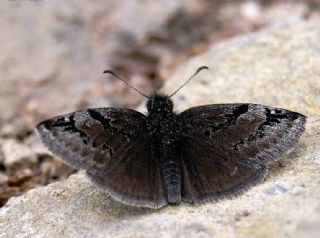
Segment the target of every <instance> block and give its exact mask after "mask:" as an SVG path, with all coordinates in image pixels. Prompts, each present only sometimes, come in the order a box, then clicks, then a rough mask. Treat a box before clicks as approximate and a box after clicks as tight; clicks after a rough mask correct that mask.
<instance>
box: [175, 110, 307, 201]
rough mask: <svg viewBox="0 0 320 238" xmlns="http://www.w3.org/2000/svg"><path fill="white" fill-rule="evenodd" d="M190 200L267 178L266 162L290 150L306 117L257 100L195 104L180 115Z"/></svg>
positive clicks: (231, 191) (229, 192)
mask: <svg viewBox="0 0 320 238" xmlns="http://www.w3.org/2000/svg"><path fill="white" fill-rule="evenodd" d="M178 118H179V121H180V123H181V125H182V128H183V129H182V138H183V139H182V140H183V141H184V144H183V145H182V148H183V149H182V157H181V160H182V166H183V176H184V179H183V181H184V193H185V195H184V196H185V197H186V200H192V201H193V202H201V201H208V200H214V199H217V198H222V197H224V196H227V195H232V194H237V193H240V192H241V191H244V190H245V189H247V188H249V187H250V186H252V185H253V184H255V183H257V182H259V181H260V180H262V179H263V178H264V176H265V174H266V172H267V169H266V166H267V165H269V164H271V163H272V162H274V161H276V160H278V159H279V158H280V157H281V155H283V154H284V153H285V152H286V151H288V150H290V149H291V148H292V147H293V146H294V145H295V144H296V143H297V141H298V139H299V137H300V135H301V134H302V132H303V131H304V123H305V116H303V115H301V114H299V113H296V112H292V111H288V110H285V109H276V108H270V107H266V106H263V105H257V104H221V105H208V106H200V107H195V108H190V109H188V110H186V111H184V112H182V113H181V114H180V115H179V116H178Z"/></svg>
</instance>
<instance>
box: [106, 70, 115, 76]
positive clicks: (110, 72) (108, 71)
mask: <svg viewBox="0 0 320 238" xmlns="http://www.w3.org/2000/svg"><path fill="white" fill-rule="evenodd" d="M103 73H104V74H112V75H115V73H114V72H113V71H112V70H109V69H107V70H105V71H103Z"/></svg>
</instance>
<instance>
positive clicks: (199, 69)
mask: <svg viewBox="0 0 320 238" xmlns="http://www.w3.org/2000/svg"><path fill="white" fill-rule="evenodd" d="M203 69H209V67H207V66H201V67H199V68H198V69H197V71H196V72H195V73H194V74H193V75H192V76H191V77H190V78H189V79H188V80H187V81H186V82H185V83H184V84H182V85H181V86H180V87H179V88H178V89H177V90H176V91H174V92H173V93H172V94H171V95H170V96H169V98H171V97H172V96H173V95H175V94H176V93H177V92H178V91H179V90H180V89H181V88H183V87H184V86H185V85H186V84H187V83H189V81H190V80H191V79H193V78H194V77H195V76H196V75H197V74H198V73H199V72H200V71H201V70H203Z"/></svg>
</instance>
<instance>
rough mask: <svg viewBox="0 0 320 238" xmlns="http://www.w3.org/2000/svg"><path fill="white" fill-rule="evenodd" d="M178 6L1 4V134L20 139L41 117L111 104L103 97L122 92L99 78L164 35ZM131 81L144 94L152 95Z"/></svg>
mask: <svg viewBox="0 0 320 238" xmlns="http://www.w3.org/2000/svg"><path fill="white" fill-rule="evenodd" d="M180 6H181V1H180V0H177V1H176V0H174V1H173V0H165V1H161V2H158V1H152V0H147V1H144V4H141V1H139V0H123V1H117V0H109V1H100V2H99V3H97V2H93V1H89V2H88V1H75V0H70V1H50V0H49V1H47V0H45V1H42V0H35V1H33V0H30V1H20V0H6V1H1V2H0V42H1V55H0V68H1V70H0V81H1V84H0V111H1V112H5V113H1V114H0V135H5V136H15V137H18V136H23V135H24V134H26V133H27V132H28V131H29V132H30V131H32V129H33V126H34V124H35V121H37V120H39V118H40V117H41V116H42V117H43V118H44V117H46V116H45V115H47V116H48V115H54V114H58V113H63V112H65V113H67V112H69V111H72V110H75V109H79V108H83V107H90V106H102V105H106V104H109V105H112V104H113V102H112V101H108V100H107V99H106V97H105V96H106V95H109V96H110V95H112V94H116V93H118V94H119V91H120V92H121V89H120V87H119V85H121V88H125V86H124V85H122V84H121V83H120V82H117V83H119V84H116V83H110V81H109V83H106V82H107V80H106V76H105V75H103V74H102V71H103V70H104V69H105V68H106V67H114V63H115V62H114V61H115V55H118V54H119V53H120V52H126V50H129V49H130V47H132V45H134V44H135V43H136V42H139V41H141V40H143V38H144V37H146V36H148V35H150V34H156V33H157V31H162V30H164V28H165V25H166V24H167V21H168V20H169V19H170V18H171V17H172V16H173V15H174V14H175V12H176V11H177V8H179V7H180ZM135 78H137V77H135ZM134 81H135V84H136V85H137V86H139V88H141V90H143V91H147V92H148V91H150V90H151V88H152V86H151V85H150V84H151V83H150V82H149V83H148V82H147V80H145V81H143V80H142V79H141V78H140V79H139V78H138V79H136V80H134ZM122 86H123V87H122ZM127 94H129V95H134V96H135V94H134V92H131V91H130V90H129V91H127ZM17 95H19V96H18V97H17ZM63 95H68V102H67V103H66V101H65V99H66V98H65V97H64V96H63ZM124 98H125V97H122V99H123V100H124ZM130 99H131V103H132V101H135V100H134V97H130ZM53 101H54V102H55V103H52V102H53ZM138 102H139V101H138ZM48 105H50V107H48Z"/></svg>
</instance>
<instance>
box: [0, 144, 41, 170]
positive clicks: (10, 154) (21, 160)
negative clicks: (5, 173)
mask: <svg viewBox="0 0 320 238" xmlns="http://www.w3.org/2000/svg"><path fill="white" fill-rule="evenodd" d="M0 144H1V147H2V153H3V165H4V166H5V167H6V168H7V169H9V170H11V171H16V170H17V169H20V168H21V167H24V168H28V166H30V165H34V164H35V163H36V162H37V161H38V159H37V156H36V154H35V153H34V151H33V150H31V149H30V148H29V147H28V146H26V145H25V144H22V143H19V142H18V141H16V140H13V139H8V140H1V141H0Z"/></svg>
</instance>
